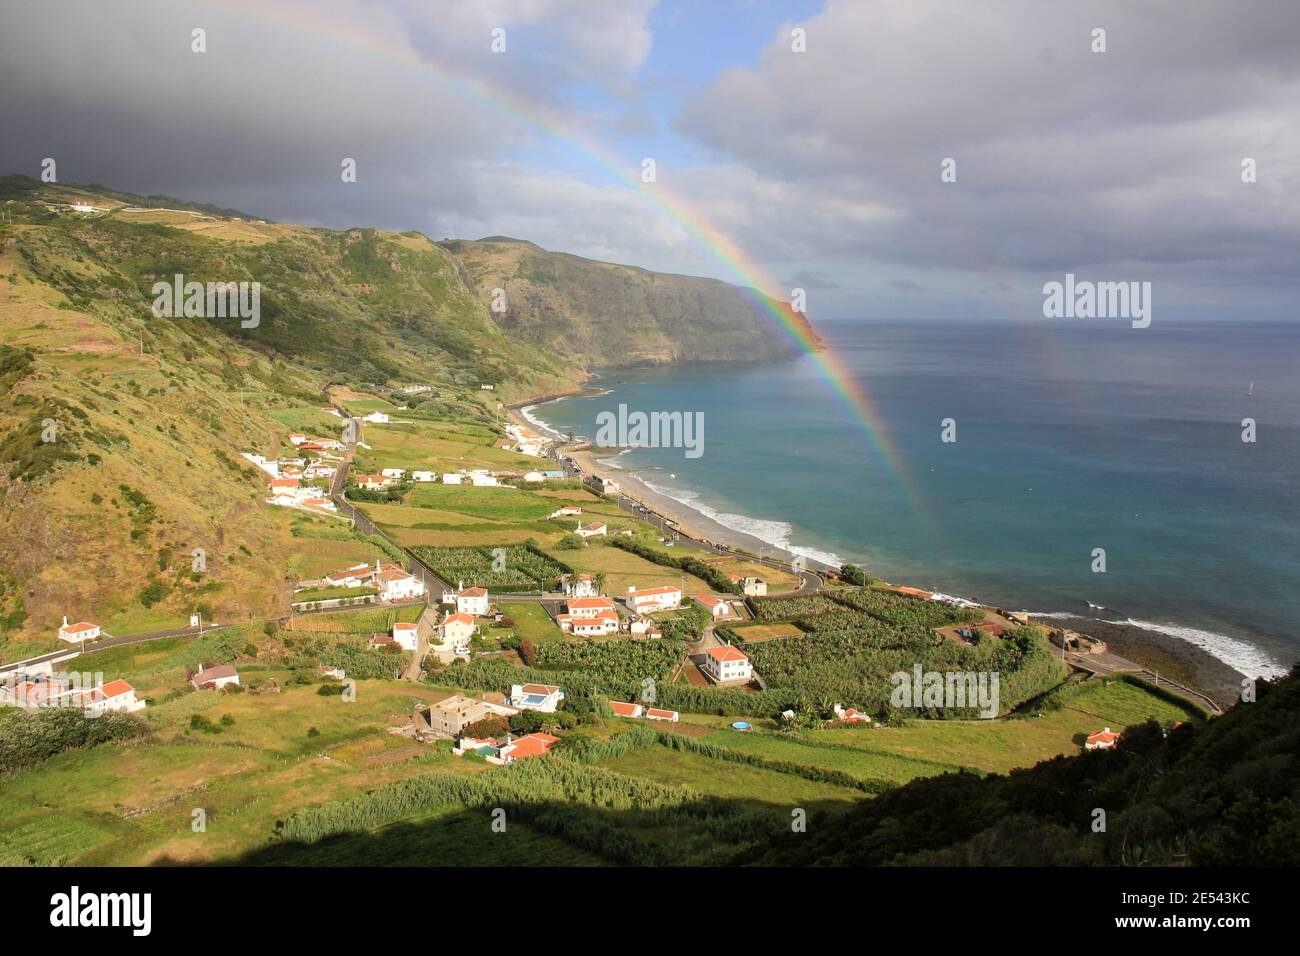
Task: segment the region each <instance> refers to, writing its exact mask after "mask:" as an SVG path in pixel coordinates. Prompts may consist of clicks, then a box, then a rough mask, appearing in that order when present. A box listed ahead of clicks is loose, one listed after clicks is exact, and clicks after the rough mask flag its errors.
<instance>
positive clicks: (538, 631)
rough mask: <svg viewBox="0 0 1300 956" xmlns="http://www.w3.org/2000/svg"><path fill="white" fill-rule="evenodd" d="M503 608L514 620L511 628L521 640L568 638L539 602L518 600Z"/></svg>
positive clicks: (548, 640) (542, 641)
mask: <svg viewBox="0 0 1300 956" xmlns="http://www.w3.org/2000/svg"><path fill="white" fill-rule="evenodd" d="M503 610H504V613H505V615H506V617H508V618H510V619H511V620H512V621H514V626H513V628H512V630H513V631H514V633H515V634H516V635H517V636H518V637H519V638H520V639H522V640H526V641H532V642H533V643H534V644H550V643H552V642H554V641H564V640H568V635H566V634H565V633H564V632H563V631H561V630H560V628H559V626H558V625H557V624H556V623H555V622H554V621H552V620H551V616H550V615H549V614H547V613H546V609H545V608H544V607H542V606H541V605H540V604H535V603H532V602H527V603H525V602H520V603H518V604H511V605H509V606H508V607H506V608H504V609H503ZM487 633H488V634H491V633H492V631H491V630H488V631H487Z"/></svg>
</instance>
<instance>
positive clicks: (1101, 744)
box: [1083, 727, 1119, 750]
mask: <svg viewBox="0 0 1300 956" xmlns="http://www.w3.org/2000/svg"><path fill="white" fill-rule="evenodd" d="M1118 745H1119V734H1117V733H1115V732H1113V731H1112V730H1111V729H1110V728H1109V727H1107V728H1106V729H1105V730H1099V731H1097V732H1096V733H1095V734H1089V735H1088V742H1087V743H1086V744H1084V745H1083V749H1084V750H1113V749H1114V748H1115V747H1117V746H1118Z"/></svg>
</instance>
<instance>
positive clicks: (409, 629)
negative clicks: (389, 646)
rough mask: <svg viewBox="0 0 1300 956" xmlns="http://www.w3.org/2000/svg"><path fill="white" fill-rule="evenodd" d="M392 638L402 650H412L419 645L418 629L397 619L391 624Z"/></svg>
mask: <svg viewBox="0 0 1300 956" xmlns="http://www.w3.org/2000/svg"><path fill="white" fill-rule="evenodd" d="M393 640H394V641H396V642H397V646H398V647H400V648H401V649H402V650H404V651H414V650H416V649H417V648H418V647H419V646H420V631H419V628H417V627H416V626H415V625H414V624H407V623H404V622H402V621H398V622H397V623H395V624H394V625H393Z"/></svg>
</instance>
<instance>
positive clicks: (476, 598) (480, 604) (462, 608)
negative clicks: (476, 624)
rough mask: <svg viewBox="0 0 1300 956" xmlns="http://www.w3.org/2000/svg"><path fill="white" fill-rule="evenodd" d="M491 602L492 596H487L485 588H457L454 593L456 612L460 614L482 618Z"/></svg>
mask: <svg viewBox="0 0 1300 956" xmlns="http://www.w3.org/2000/svg"><path fill="white" fill-rule="evenodd" d="M491 602H492V595H490V594H488V592H487V588H459V589H458V590H457V592H456V610H457V611H458V612H460V613H461V614H472V615H474V616H475V617H483V616H485V615H486V614H487V612H488V605H489V604H491Z"/></svg>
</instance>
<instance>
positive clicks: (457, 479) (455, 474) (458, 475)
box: [442, 471, 467, 485]
mask: <svg viewBox="0 0 1300 956" xmlns="http://www.w3.org/2000/svg"><path fill="white" fill-rule="evenodd" d="M466 477H467V476H466V475H465V473H464V472H460V471H445V472H443V473H442V483H443V484H444V485H459V484H461V483H462V482H464V480H465V478H466Z"/></svg>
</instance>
